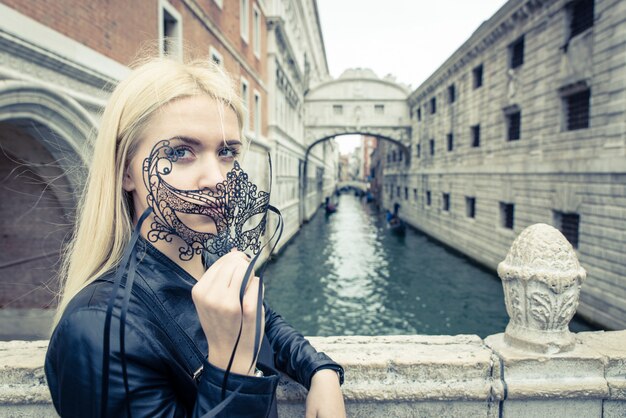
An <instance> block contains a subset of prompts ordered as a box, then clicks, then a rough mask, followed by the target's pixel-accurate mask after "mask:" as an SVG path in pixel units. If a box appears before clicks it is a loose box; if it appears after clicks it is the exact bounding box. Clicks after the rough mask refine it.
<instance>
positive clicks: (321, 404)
mask: <svg viewBox="0 0 626 418" xmlns="http://www.w3.org/2000/svg"><path fill="white" fill-rule="evenodd" d="M345 416H346V406H345V405H344V403H343V395H342V393H341V387H340V386H339V376H337V372H336V371H334V370H331V369H322V370H320V371H318V372H317V373H315V374H314V375H313V379H311V389H310V390H309V394H308V395H307V397H306V418H345Z"/></svg>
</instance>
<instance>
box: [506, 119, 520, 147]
mask: <svg viewBox="0 0 626 418" xmlns="http://www.w3.org/2000/svg"><path fill="white" fill-rule="evenodd" d="M507 124H508V127H509V129H508V131H509V132H508V137H507V139H508V140H509V141H517V140H518V139H520V130H521V124H522V112H515V113H510V114H508V115H507Z"/></svg>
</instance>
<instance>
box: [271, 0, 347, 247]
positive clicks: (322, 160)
mask: <svg viewBox="0 0 626 418" xmlns="http://www.w3.org/2000/svg"><path fill="white" fill-rule="evenodd" d="M267 9H268V28H269V29H268V30H269V36H268V45H269V46H268V57H267V59H268V76H269V77H268V78H269V80H268V85H269V86H271V90H272V95H271V104H270V109H269V119H268V125H269V133H268V134H269V138H270V142H271V143H272V147H273V152H274V155H275V156H276V163H275V167H276V177H275V182H276V187H277V193H275V194H274V199H273V204H274V205H275V206H276V207H278V209H279V210H280V211H281V212H282V214H283V216H284V220H285V230H284V233H283V237H284V238H283V240H282V242H281V243H280V244H279V245H280V246H281V247H282V245H284V244H285V243H287V242H288V241H289V239H290V238H291V237H292V236H293V235H294V234H295V233H296V232H297V231H298V230H299V228H300V225H301V224H302V223H303V222H305V221H306V220H308V219H309V218H310V217H311V216H312V215H313V214H314V213H315V211H316V210H317V208H318V207H319V206H320V204H321V203H322V202H324V199H325V197H326V196H329V195H330V194H332V193H333V191H334V188H335V183H336V178H337V158H338V153H337V152H336V151H337V149H336V146H335V145H334V144H332V143H325V144H322V145H320V146H318V147H315V148H313V149H309V147H308V145H309V144H307V143H306V141H305V137H304V117H305V108H304V101H305V96H306V95H307V93H308V91H309V88H310V86H311V85H312V84H316V83H319V82H320V81H321V80H326V79H328V78H330V75H329V73H328V64H327V62H326V52H325V50H324V40H323V37H322V29H321V26H320V23H319V14H318V10H317V2H315V1H304V0H298V1H292V0H268V1H267ZM303 201H306V204H303V203H302V202H303ZM305 207H306V208H308V209H304V208H305Z"/></svg>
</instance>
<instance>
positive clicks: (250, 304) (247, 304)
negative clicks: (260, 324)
mask: <svg viewBox="0 0 626 418" xmlns="http://www.w3.org/2000/svg"><path fill="white" fill-rule="evenodd" d="M258 294H259V278H258V277H253V278H251V279H250V285H249V286H248V289H247V291H246V293H245V294H244V295H243V314H244V316H245V317H248V318H256V308H257V298H258Z"/></svg>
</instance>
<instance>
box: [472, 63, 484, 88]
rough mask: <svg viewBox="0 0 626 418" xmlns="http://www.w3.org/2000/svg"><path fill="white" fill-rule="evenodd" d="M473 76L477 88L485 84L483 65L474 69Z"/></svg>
mask: <svg viewBox="0 0 626 418" xmlns="http://www.w3.org/2000/svg"><path fill="white" fill-rule="evenodd" d="M472 78H473V80H474V88H475V89H477V88H479V87H481V86H482V85H483V65H482V64H480V65H479V66H477V67H475V68H474V69H473V70H472Z"/></svg>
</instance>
